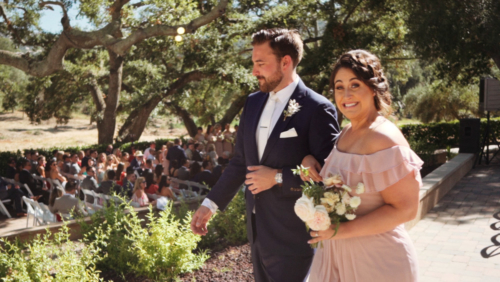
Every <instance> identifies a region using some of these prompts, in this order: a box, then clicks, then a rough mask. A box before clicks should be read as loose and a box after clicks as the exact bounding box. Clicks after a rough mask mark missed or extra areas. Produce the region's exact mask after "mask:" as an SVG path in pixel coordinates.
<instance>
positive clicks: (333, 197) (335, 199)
mask: <svg viewBox="0 0 500 282" xmlns="http://www.w3.org/2000/svg"><path fill="white" fill-rule="evenodd" d="M323 196H324V197H325V198H328V199H331V200H333V202H334V203H337V202H338V201H340V196H339V194H337V193H333V192H326V193H325V194H323Z"/></svg>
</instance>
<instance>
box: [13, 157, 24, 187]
mask: <svg viewBox="0 0 500 282" xmlns="http://www.w3.org/2000/svg"><path fill="white" fill-rule="evenodd" d="M21 171H23V159H21V160H19V162H17V163H16V174H14V180H15V181H17V182H19V174H20V173H21Z"/></svg>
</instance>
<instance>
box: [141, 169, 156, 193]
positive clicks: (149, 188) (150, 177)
mask: <svg viewBox="0 0 500 282" xmlns="http://www.w3.org/2000/svg"><path fill="white" fill-rule="evenodd" d="M144 179H145V180H146V188H145V189H144V191H146V193H148V194H156V192H157V191H158V185H156V183H155V181H154V173H153V172H151V171H146V172H145V173H144Z"/></svg>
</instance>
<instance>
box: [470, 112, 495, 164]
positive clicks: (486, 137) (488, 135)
mask: <svg viewBox="0 0 500 282" xmlns="http://www.w3.org/2000/svg"><path fill="white" fill-rule="evenodd" d="M486 116H487V121H486V128H485V129H484V134H483V145H482V146H481V149H480V150H479V152H478V156H477V158H476V160H477V163H478V164H481V160H482V159H483V158H484V160H485V162H486V165H489V164H490V162H491V160H493V159H494V158H495V157H496V155H497V154H498V152H500V143H498V141H497V138H496V136H495V133H494V132H491V130H490V111H487V114H486ZM490 141H493V143H494V144H495V145H497V146H498V150H497V151H496V152H495V154H493V156H491V158H490ZM485 147H486V154H485V153H484V149H485ZM475 166H476V164H474V167H475Z"/></svg>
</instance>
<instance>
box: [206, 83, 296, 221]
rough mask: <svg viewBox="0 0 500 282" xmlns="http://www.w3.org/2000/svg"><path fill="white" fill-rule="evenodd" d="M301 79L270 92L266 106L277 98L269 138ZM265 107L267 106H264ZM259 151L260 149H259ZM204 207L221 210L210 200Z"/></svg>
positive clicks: (213, 211) (257, 133) (212, 210)
mask: <svg viewBox="0 0 500 282" xmlns="http://www.w3.org/2000/svg"><path fill="white" fill-rule="evenodd" d="M299 81H300V77H299V76H298V75H295V77H294V79H293V82H292V83H290V84H288V86H286V87H285V88H283V89H281V90H280V91H278V92H276V93H275V92H270V93H269V98H268V100H267V102H266V104H267V103H268V102H269V100H270V99H272V97H275V100H276V103H275V106H274V112H273V115H272V118H271V124H270V127H269V132H268V135H267V138H269V136H270V135H271V133H272V132H273V129H274V126H275V125H276V123H277V122H278V119H279V118H280V116H281V114H282V113H283V111H284V110H285V107H286V105H287V104H288V100H290V97H291V96H292V94H293V92H294V91H295V88H297V85H298V84H299ZM264 107H265V106H264ZM260 123H261V120H259V124H260ZM255 137H256V138H257V144H259V126H257V131H256V133H255ZM257 150H258V148H257ZM201 205H202V206H205V207H207V208H209V209H210V211H211V212H212V213H213V214H215V213H216V212H217V209H218V208H219V207H218V206H217V204H216V203H214V202H213V201H212V200H210V199H209V198H205V200H203V203H201ZM253 211H254V213H255V207H254V210H253Z"/></svg>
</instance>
